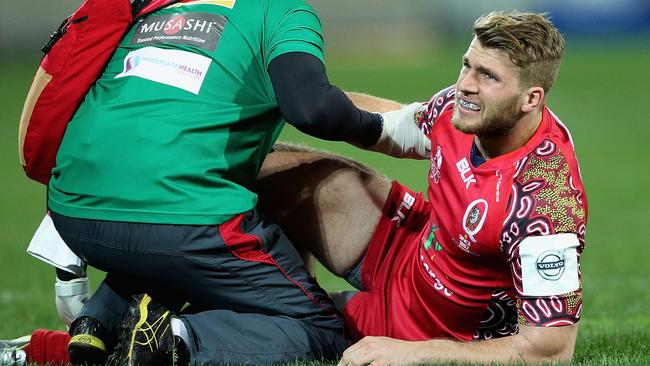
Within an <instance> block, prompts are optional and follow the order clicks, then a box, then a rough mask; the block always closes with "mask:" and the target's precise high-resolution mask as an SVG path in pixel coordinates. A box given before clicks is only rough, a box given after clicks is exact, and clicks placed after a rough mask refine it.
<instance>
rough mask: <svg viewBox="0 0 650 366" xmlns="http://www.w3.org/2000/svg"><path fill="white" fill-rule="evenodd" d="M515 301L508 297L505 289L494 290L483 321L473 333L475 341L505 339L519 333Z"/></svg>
mask: <svg viewBox="0 0 650 366" xmlns="http://www.w3.org/2000/svg"><path fill="white" fill-rule="evenodd" d="M516 305H517V301H516V300H513V299H512V298H511V297H510V296H508V292H507V291H506V290H505V289H499V290H496V291H495V292H494V293H493V294H492V301H491V302H490V303H489V304H488V307H487V309H485V314H484V315H483V320H481V324H480V325H479V327H478V329H476V331H475V332H474V339H475V340H487V339H493V338H501V337H507V336H511V335H515V334H517V332H519V324H518V323H517V306H516Z"/></svg>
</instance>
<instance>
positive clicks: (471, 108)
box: [460, 99, 481, 112]
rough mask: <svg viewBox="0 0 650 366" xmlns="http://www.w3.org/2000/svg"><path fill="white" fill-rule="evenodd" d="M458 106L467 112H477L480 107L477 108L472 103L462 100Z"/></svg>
mask: <svg viewBox="0 0 650 366" xmlns="http://www.w3.org/2000/svg"><path fill="white" fill-rule="evenodd" d="M460 106H461V107H463V109H466V110H468V111H472V112H478V111H480V110H481V107H479V106H478V105H477V104H474V103H472V102H468V101H466V100H464V99H460Z"/></svg>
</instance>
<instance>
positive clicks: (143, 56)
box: [49, 0, 323, 225]
mask: <svg viewBox="0 0 650 366" xmlns="http://www.w3.org/2000/svg"><path fill="white" fill-rule="evenodd" d="M322 47H323V38H322V30H321V25H320V22H319V20H318V16H317V15H316V13H315V12H314V10H313V9H312V8H311V7H310V6H309V5H307V4H306V3H305V2H304V1H302V0H255V1H253V0H198V1H194V2H188V3H178V4H176V5H172V6H169V7H167V8H164V9H161V10H159V11H157V12H155V13H154V14H152V15H150V16H148V17H146V18H144V19H143V20H141V21H140V22H138V23H136V24H135V25H134V27H133V28H132V29H131V30H130V32H129V33H128V34H127V35H126V37H125V38H124V40H123V41H122V43H121V44H120V46H119V48H118V49H117V50H116V52H115V54H114V56H113V57H112V59H111V60H110V62H109V63H108V65H107V68H106V70H105V72H104V73H103V74H102V76H101V77H100V78H99V80H98V81H97V83H96V84H95V85H94V86H93V87H92V88H91V90H90V91H89V92H88V94H87V96H86V98H85V100H84V102H83V103H82V104H81V106H80V107H79V109H78V110H77V112H76V114H75V116H74V118H73V119H72V121H71V122H70V124H69V125H68V128H67V130H66V133H65V136H64V138H63V141H62V143H61V147H60V149H59V152H58V155H57V161H56V167H55V168H54V169H53V175H52V179H51V180H50V184H49V206H50V208H51V209H52V210H54V211H55V212H57V213H59V214H62V215H66V216H70V217H78V218H88V219H98V220H110V221H127V222H146V223H162V224H165V223H166V224H194V225H212V224H219V223H222V222H224V221H226V220H228V219H229V218H231V217H233V216H234V215H236V214H238V213H241V212H245V211H248V210H250V209H252V208H253V207H255V205H256V203H257V196H256V194H255V193H253V192H251V191H250V190H249V189H248V188H247V187H250V185H251V183H252V182H253V181H254V179H255V177H256V176H257V173H258V171H259V169H260V167H261V165H262V162H263V161H264V158H265V156H266V155H267V154H268V152H269V151H270V149H271V147H272V145H273V143H274V142H275V140H276V139H277V137H278V135H279V133H280V130H281V128H282V126H283V123H284V121H283V120H282V119H281V117H280V114H279V111H278V108H277V102H276V99H275V95H274V92H273V87H272V85H271V81H270V79H269V75H268V72H267V69H268V65H269V62H271V60H273V58H275V57H276V56H278V55H281V54H283V53H287V52H307V53H310V54H312V55H314V56H316V57H318V58H319V59H321V60H322V59H323V56H322Z"/></svg>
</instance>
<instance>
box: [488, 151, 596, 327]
mask: <svg viewBox="0 0 650 366" xmlns="http://www.w3.org/2000/svg"><path fill="white" fill-rule="evenodd" d="M571 172H572V170H571V168H570V166H569V163H568V161H567V159H565V157H564V156H563V155H562V153H561V151H560V149H559V148H558V147H557V146H556V145H555V143H553V142H552V141H550V140H545V141H544V142H543V143H542V144H541V145H540V146H539V147H538V148H537V149H536V150H535V151H534V152H533V153H531V154H529V155H528V156H527V157H526V158H524V159H523V160H521V161H519V162H518V163H517V171H516V173H515V176H514V178H513V184H512V193H511V196H510V199H509V202H508V212H509V214H508V217H507V218H506V220H505V222H504V228H503V231H502V233H501V246H502V250H503V252H504V254H505V256H506V258H507V260H508V263H509V265H510V269H511V273H512V279H513V282H514V287H515V290H516V300H517V312H518V322H519V324H522V325H532V326H545V327H554V326H564V325H571V324H574V323H576V322H578V320H580V315H581V313H582V286H581V273H580V255H581V253H582V251H583V249H584V245H585V239H584V238H585V228H586V219H587V214H586V209H585V207H586V198H585V196H584V191H583V188H582V185H581V184H575V181H574V179H575V178H574V177H573V176H572V173H571ZM577 179H579V178H577Z"/></svg>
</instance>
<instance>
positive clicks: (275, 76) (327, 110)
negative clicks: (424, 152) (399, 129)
mask: <svg viewBox="0 0 650 366" xmlns="http://www.w3.org/2000/svg"><path fill="white" fill-rule="evenodd" d="M268 71H269V76H270V77H271V83H272V84H273V90H274V91H275V96H276V99H277V101H278V107H279V108H280V113H281V114H282V117H284V119H285V120H286V121H287V122H289V123H290V124H291V125H293V126H295V127H296V128H297V129H298V130H300V131H302V132H304V133H306V134H308V135H311V136H314V137H318V138H321V139H324V140H335V141H348V142H358V143H360V144H361V145H363V146H366V147H367V146H372V145H374V144H376V143H377V140H379V137H380V136H381V130H382V128H383V126H382V123H383V121H382V117H381V115H379V114H376V113H370V112H366V111H363V110H360V109H358V108H357V107H355V106H354V104H352V101H350V99H348V97H347V96H346V95H345V93H343V91H341V89H339V88H337V87H336V86H334V85H331V84H330V83H329V81H328V80H327V75H326V73H325V65H323V63H322V62H321V60H319V59H318V58H317V57H315V56H313V55H311V54H308V53H305V52H289V53H285V54H282V55H280V56H278V57H276V58H274V59H273V60H272V61H271V63H270V64H269V70H268Z"/></svg>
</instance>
